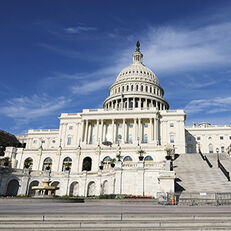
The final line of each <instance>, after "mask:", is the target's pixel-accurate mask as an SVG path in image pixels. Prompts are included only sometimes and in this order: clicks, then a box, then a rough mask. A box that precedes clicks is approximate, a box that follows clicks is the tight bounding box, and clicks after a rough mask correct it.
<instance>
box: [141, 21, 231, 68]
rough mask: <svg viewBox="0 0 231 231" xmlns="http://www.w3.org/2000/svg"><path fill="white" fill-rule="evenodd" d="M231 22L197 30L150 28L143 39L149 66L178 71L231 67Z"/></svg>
mask: <svg viewBox="0 0 231 231" xmlns="http://www.w3.org/2000/svg"><path fill="white" fill-rule="evenodd" d="M230 43H231V23H220V24H215V25H209V26H205V27H200V28H197V29H191V30H190V29H178V28H174V27H161V28H157V29H155V28H149V30H148V31H147V33H146V34H145V36H144V37H143V38H141V48H142V51H143V53H144V59H145V63H146V64H147V66H149V67H150V68H152V69H153V70H154V71H155V70H156V71H158V72H171V71H174V72H176V71H177V72H178V71H187V70H194V69H195V68H197V69H198V68H207V67H217V65H218V66H221V65H227V64H230V58H231V47H230Z"/></svg>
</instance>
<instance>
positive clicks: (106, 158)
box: [103, 156, 111, 163]
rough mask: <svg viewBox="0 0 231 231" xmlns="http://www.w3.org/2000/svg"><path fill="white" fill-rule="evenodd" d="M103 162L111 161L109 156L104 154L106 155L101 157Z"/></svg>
mask: <svg viewBox="0 0 231 231" xmlns="http://www.w3.org/2000/svg"><path fill="white" fill-rule="evenodd" d="M103 162H104V163H109V162H111V158H110V156H106V157H105V158H104V159H103Z"/></svg>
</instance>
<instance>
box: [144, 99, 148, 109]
mask: <svg viewBox="0 0 231 231" xmlns="http://www.w3.org/2000/svg"><path fill="white" fill-rule="evenodd" d="M144 107H145V108H148V100H147V99H145V105H144Z"/></svg>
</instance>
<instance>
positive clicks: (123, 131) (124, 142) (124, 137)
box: [123, 119, 125, 144]
mask: <svg viewBox="0 0 231 231" xmlns="http://www.w3.org/2000/svg"><path fill="white" fill-rule="evenodd" d="M124 143H125V119H123V144H124Z"/></svg>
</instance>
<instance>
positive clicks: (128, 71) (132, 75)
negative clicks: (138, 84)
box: [116, 63, 159, 84]
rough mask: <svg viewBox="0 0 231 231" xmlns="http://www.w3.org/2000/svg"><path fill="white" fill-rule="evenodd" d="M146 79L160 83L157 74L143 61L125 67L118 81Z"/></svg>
mask: <svg viewBox="0 0 231 231" xmlns="http://www.w3.org/2000/svg"><path fill="white" fill-rule="evenodd" d="M136 78H139V79H144V80H149V81H152V82H154V83H155V84H159V82H158V79H157V77H156V75H155V74H154V73H153V72H152V71H151V70H150V69H149V68H148V67H146V66H145V65H144V64H142V63H132V64H131V65H129V66H128V67H126V68H124V69H123V70H122V71H121V72H120V73H119V75H118V76H117V78H116V82H117V81H126V80H131V79H134V80H135V79H136Z"/></svg>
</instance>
